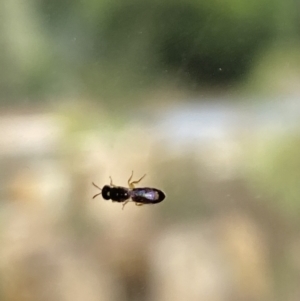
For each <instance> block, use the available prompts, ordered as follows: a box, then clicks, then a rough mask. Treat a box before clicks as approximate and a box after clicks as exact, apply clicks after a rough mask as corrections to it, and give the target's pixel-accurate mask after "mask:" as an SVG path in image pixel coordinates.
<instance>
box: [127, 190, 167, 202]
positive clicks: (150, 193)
mask: <svg viewBox="0 0 300 301" xmlns="http://www.w3.org/2000/svg"><path fill="white" fill-rule="evenodd" d="M131 198H132V200H133V201H134V202H136V203H140V204H156V203H160V202H161V201H163V200H164V198H165V194H164V193H163V192H162V191H161V190H159V189H156V188H149V187H144V188H135V189H133V190H132V191H131Z"/></svg>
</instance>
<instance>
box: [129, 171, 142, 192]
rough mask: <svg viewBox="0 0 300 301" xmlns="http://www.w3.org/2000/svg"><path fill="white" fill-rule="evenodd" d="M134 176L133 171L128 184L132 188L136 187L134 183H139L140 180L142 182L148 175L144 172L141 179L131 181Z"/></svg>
mask: <svg viewBox="0 0 300 301" xmlns="http://www.w3.org/2000/svg"><path fill="white" fill-rule="evenodd" d="M132 177H133V171H132V173H131V176H130V178H129V179H128V186H129V188H130V189H134V184H138V183H139V182H141V181H142V180H143V179H144V178H145V177H146V174H144V175H143V176H142V177H141V178H140V179H139V180H137V181H132V182H130V181H131V179H132Z"/></svg>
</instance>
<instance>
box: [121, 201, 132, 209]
mask: <svg viewBox="0 0 300 301" xmlns="http://www.w3.org/2000/svg"><path fill="white" fill-rule="evenodd" d="M129 202H130V200H127V201H125V202H124V203H123V205H122V210H124V207H125V205H126V204H127V203H129Z"/></svg>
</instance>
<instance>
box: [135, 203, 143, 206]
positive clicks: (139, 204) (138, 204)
mask: <svg viewBox="0 0 300 301" xmlns="http://www.w3.org/2000/svg"><path fill="white" fill-rule="evenodd" d="M143 205H144V204H141V203H135V206H143Z"/></svg>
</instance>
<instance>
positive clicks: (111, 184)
mask: <svg viewBox="0 0 300 301" xmlns="http://www.w3.org/2000/svg"><path fill="white" fill-rule="evenodd" d="M109 178H110V184H109V185H110V186H112V187H116V185H115V184H113V181H112V178H111V176H109Z"/></svg>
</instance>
